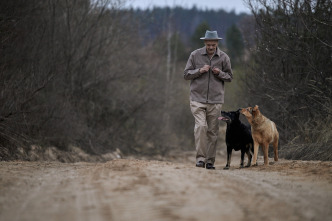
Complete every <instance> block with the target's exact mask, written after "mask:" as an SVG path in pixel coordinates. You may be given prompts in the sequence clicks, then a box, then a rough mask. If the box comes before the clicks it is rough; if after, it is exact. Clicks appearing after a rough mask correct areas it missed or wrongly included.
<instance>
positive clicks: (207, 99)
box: [206, 55, 214, 103]
mask: <svg viewBox="0 0 332 221" xmlns="http://www.w3.org/2000/svg"><path fill="white" fill-rule="evenodd" d="M208 56H209V55H208ZM213 56H214V55H213ZM213 56H212V57H211V59H210V58H209V60H210V69H209V80H208V90H207V94H206V103H209V90H210V73H211V60H212V58H213Z"/></svg>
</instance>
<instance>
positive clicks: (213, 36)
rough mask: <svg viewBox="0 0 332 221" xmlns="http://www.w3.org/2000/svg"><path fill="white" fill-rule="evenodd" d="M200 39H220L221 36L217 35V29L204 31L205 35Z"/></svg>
mask: <svg viewBox="0 0 332 221" xmlns="http://www.w3.org/2000/svg"><path fill="white" fill-rule="evenodd" d="M200 39H202V40H221V39H222V38H220V37H218V33H217V31H209V30H207V31H206V32H205V36H204V37H201V38H200Z"/></svg>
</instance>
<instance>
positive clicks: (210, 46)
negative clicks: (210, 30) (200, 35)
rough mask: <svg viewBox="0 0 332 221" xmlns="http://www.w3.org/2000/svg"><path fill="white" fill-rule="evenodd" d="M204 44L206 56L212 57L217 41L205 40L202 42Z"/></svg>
mask: <svg viewBox="0 0 332 221" xmlns="http://www.w3.org/2000/svg"><path fill="white" fill-rule="evenodd" d="M204 44H205V46H206V51H207V53H208V55H213V54H214V52H215V51H216V49H217V47H218V40H217V41H210V40H206V41H204Z"/></svg>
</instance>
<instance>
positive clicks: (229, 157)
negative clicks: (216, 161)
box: [224, 147, 232, 170]
mask: <svg viewBox="0 0 332 221" xmlns="http://www.w3.org/2000/svg"><path fill="white" fill-rule="evenodd" d="M231 160H232V148H230V147H227V164H226V166H225V167H224V170H228V169H229V167H230V166H231Z"/></svg>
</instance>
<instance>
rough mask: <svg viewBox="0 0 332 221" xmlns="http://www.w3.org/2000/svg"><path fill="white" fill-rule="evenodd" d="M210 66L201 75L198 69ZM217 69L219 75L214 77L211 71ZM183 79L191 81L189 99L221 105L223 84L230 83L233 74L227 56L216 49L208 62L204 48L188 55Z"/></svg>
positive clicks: (222, 101)
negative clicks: (219, 71)
mask: <svg viewBox="0 0 332 221" xmlns="http://www.w3.org/2000/svg"><path fill="white" fill-rule="evenodd" d="M206 64H207V65H210V67H211V68H210V70H209V71H208V72H207V73H203V74H201V73H200V72H199V69H200V68H202V67H203V66H204V65H206ZM214 67H217V68H219V69H220V70H221V73H219V74H218V75H215V74H213V73H212V69H213V68H214ZM184 79H186V80H191V84H190V99H191V100H192V101H197V102H200V103H211V104H223V103H224V82H225V81H228V82H231V81H232V79H233V73H232V69H231V62H230V60H229V57H228V55H227V54H226V53H225V52H223V51H221V50H220V49H219V48H217V51H216V53H215V54H214V56H213V57H212V59H211V60H210V58H209V56H208V54H207V52H206V47H203V48H200V49H197V50H195V51H193V52H192V53H191V54H190V57H189V59H188V62H187V65H186V68H185V70H184Z"/></svg>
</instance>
